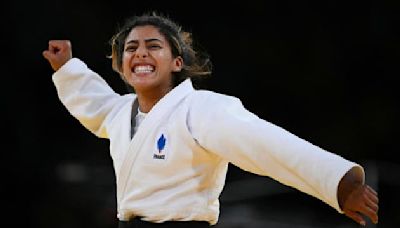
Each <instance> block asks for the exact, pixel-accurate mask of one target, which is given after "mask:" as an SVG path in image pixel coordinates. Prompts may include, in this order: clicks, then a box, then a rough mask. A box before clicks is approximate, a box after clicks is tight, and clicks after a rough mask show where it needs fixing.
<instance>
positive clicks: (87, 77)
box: [52, 58, 122, 138]
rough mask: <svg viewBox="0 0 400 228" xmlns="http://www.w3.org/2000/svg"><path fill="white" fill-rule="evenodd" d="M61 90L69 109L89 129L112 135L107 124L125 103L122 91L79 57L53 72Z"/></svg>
mask: <svg viewBox="0 0 400 228" xmlns="http://www.w3.org/2000/svg"><path fill="white" fill-rule="evenodd" d="M52 79H53V82H54V85H55V87H56V89H57V94H58V97H59V99H60V100H61V102H62V103H63V104H64V106H65V107H66V108H67V110H68V111H69V112H70V113H71V115H73V116H74V117H75V118H76V119H78V120H79V122H80V123H81V124H82V125H83V126H84V127H86V128H87V129H88V130H89V131H91V132H92V133H93V134H95V135H96V136H98V137H101V138H108V134H107V125H108V124H109V123H110V122H111V120H112V118H113V116H114V115H115V113H116V111H117V110H118V106H121V105H122V103H121V102H120V101H121V95H119V94H117V93H115V92H114V91H113V90H112V89H111V88H110V86H109V85H108V84H107V83H106V81H105V80H104V79H103V78H101V77H100V76H99V75H98V74H97V73H95V72H93V71H92V70H90V69H89V68H88V67H87V66H86V64H85V63H84V62H82V61H81V60H79V59H77V58H72V59H70V60H69V61H68V62H67V63H65V64H64V65H63V66H62V67H61V68H60V69H59V70H58V71H57V72H55V73H54V74H53V77H52Z"/></svg>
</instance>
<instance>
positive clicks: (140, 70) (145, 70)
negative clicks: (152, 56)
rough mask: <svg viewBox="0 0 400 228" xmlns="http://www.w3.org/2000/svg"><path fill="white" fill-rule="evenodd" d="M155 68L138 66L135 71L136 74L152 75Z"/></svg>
mask: <svg viewBox="0 0 400 228" xmlns="http://www.w3.org/2000/svg"><path fill="white" fill-rule="evenodd" d="M153 70H154V68H153V66H150V65H146V66H136V67H135V69H134V71H135V73H151V72H153Z"/></svg>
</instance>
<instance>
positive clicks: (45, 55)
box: [42, 50, 53, 60]
mask: <svg viewBox="0 0 400 228" xmlns="http://www.w3.org/2000/svg"><path fill="white" fill-rule="evenodd" d="M42 55H43V57H44V58H45V59H47V60H50V59H51V58H52V56H53V54H52V53H51V52H50V51H48V50H46V51H43V52H42Z"/></svg>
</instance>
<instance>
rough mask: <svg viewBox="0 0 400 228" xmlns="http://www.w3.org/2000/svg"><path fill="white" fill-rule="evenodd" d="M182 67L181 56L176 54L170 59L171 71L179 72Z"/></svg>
mask: <svg viewBox="0 0 400 228" xmlns="http://www.w3.org/2000/svg"><path fill="white" fill-rule="evenodd" d="M182 67H183V59H182V57H181V56H177V57H176V58H175V59H174V60H173V61H172V72H180V71H181V70H182Z"/></svg>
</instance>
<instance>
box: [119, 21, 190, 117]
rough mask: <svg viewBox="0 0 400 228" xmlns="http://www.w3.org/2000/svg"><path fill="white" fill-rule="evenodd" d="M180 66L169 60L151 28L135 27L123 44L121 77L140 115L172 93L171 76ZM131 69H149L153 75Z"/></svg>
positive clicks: (161, 39)
mask: <svg viewBox="0 0 400 228" xmlns="http://www.w3.org/2000/svg"><path fill="white" fill-rule="evenodd" d="M182 65H183V59H182V58H181V57H180V56H178V57H173V55H172V51H171V47H170V44H169V42H168V41H167V39H166V38H165V37H164V36H163V35H162V34H160V32H159V31H158V29H157V28H156V27H154V26H151V25H146V26H138V27H135V28H134V29H132V31H131V32H130V33H129V35H128V37H127V38H126V40H125V48H124V54H123V60H122V73H123V77H124V78H125V80H126V81H127V82H128V83H129V85H131V86H132V87H133V88H135V92H136V95H137V96H138V101H139V106H140V110H141V111H142V112H149V111H150V110H151V108H152V107H153V106H154V105H155V104H156V103H157V102H158V101H159V100H160V99H161V98H162V97H163V96H164V95H165V94H167V93H168V92H169V91H170V90H171V89H172V73H173V72H178V71H181V69H182ZM135 66H152V67H153V68H154V71H152V72H150V73H135V71H134V68H135Z"/></svg>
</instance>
